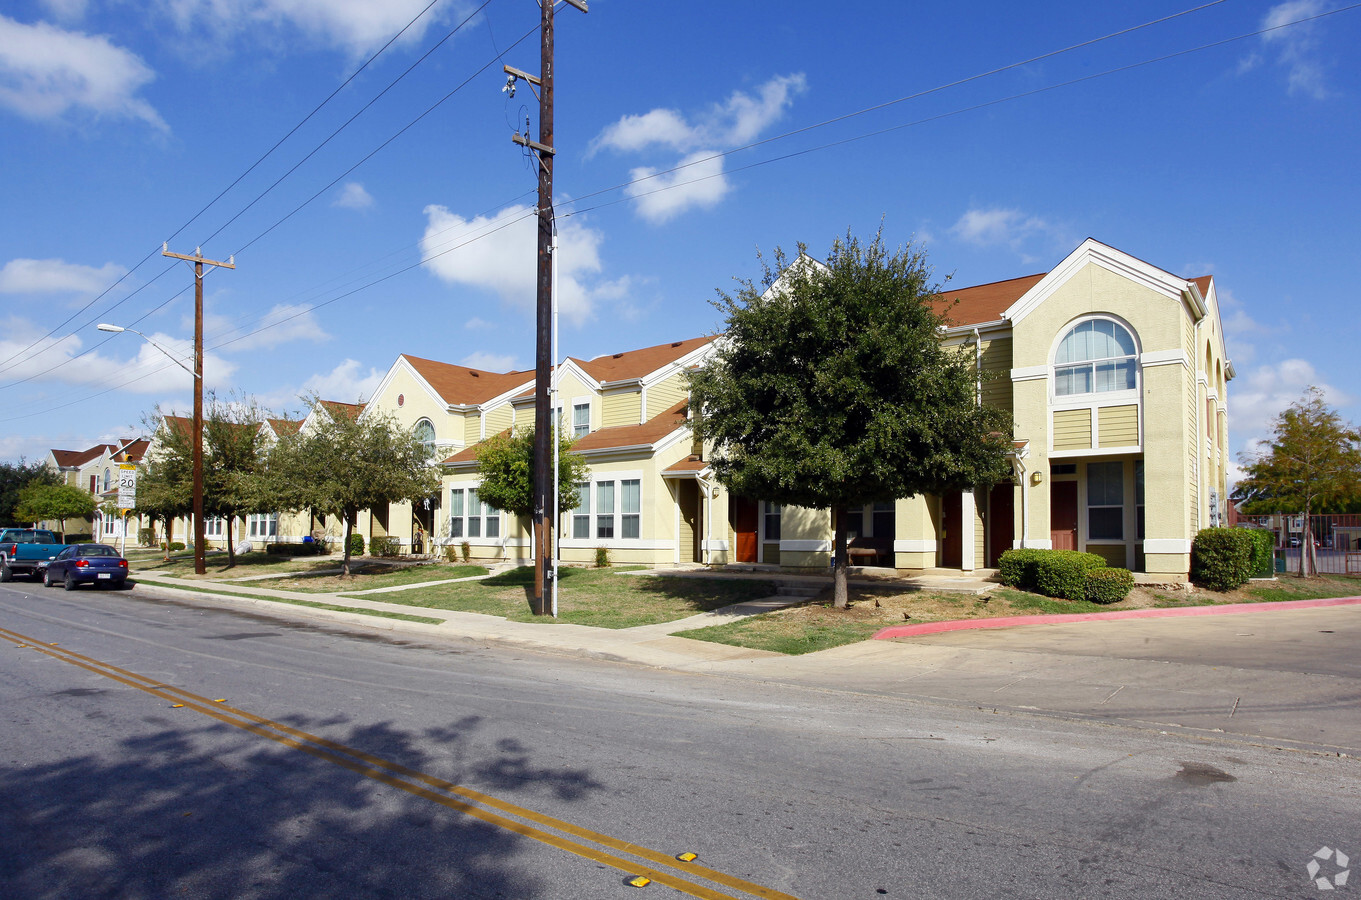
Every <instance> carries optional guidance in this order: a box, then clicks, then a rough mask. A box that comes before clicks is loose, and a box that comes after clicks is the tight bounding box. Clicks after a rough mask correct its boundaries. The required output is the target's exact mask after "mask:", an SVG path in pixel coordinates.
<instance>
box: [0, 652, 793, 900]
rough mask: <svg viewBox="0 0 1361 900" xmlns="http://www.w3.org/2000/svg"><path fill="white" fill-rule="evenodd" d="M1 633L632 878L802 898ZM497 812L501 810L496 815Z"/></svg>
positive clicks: (768, 899)
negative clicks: (677, 858)
mask: <svg viewBox="0 0 1361 900" xmlns="http://www.w3.org/2000/svg"><path fill="white" fill-rule="evenodd" d="M0 637H3V638H4V639H6V640H9V641H12V642H13V643H14V644H15V645H16V646H18V647H21V648H31V649H33V650H36V651H38V652H39V653H42V654H44V655H46V656H50V657H52V658H53V659H58V660H61V661H62V662H66V663H70V664H71V665H73V666H78V667H80V668H82V669H85V670H87V671H89V672H93V673H95V674H96V675H101V676H103V677H104V678H108V679H111V680H113V681H116V682H118V683H120V684H125V685H127V686H129V687H133V688H136V689H137V690H139V691H143V692H144V693H147V694H150V695H152V696H153V697H159V698H161V699H162V700H168V701H170V702H172V703H177V704H183V706H184V708H186V709H192V710H193V711H195V712H198V713H202V714H203V715H205V716H209V717H210V718H213V719H217V720H218V721H219V722H224V723H226V724H228V725H231V726H232V727H234V728H240V729H241V730H243V731H248V732H250V733H251V734H254V735H257V736H259V737H262V738H266V739H268V740H271V741H274V742H276V743H279V744H283V745H284V746H285V747H291V748H293V749H295V750H301V751H302V752H303V753H307V754H309V755H311V756H314V757H316V758H317V759H321V760H325V761H326V762H329V763H333V764H334V765H337V766H340V767H341V768H344V769H348V770H350V771H351V772H355V773H357V774H359V775H363V776H364V777H365V778H371V779H373V780H374V781H377V782H380V783H382V784H386V785H388V786H389V787H394V788H397V789H398V790H401V791H406V792H407V793H408V794H413V795H415V796H417V797H422V798H424V799H426V800H430V801H433V802H435V803H438V804H440V805H441V806H445V807H448V808H449V809H453V810H457V811H458V812H461V813H463V814H465V815H468V816H472V817H473V818H475V819H479V820H481V821H483V822H487V823H488V824H491V825H495V826H496V827H498V828H504V829H505V830H507V831H510V832H513V833H515V834H518V835H522V836H523V837H527V838H530V839H531V840H535V841H539V842H541V843H544V844H547V845H549V846H550V847H556V848H558V849H559V850H565V851H566V852H568V853H572V854H575V855H577V856H580V857H582V858H584V859H589V860H591V861H592V862H597V863H601V864H602V865H606V866H610V867H612V868H614V869H617V870H619V871H620V872H623V873H625V874H627V875H643V876H645V877H647V878H650V879H651V880H652V881H655V882H657V883H658V884H661V885H665V886H667V887H671V888H675V889H676V890H678V891H680V892H682V893H685V894H689V895H690V896H692V897H700V898H703V900H738V898H737V897H734V896H733V895H731V894H725V893H722V892H720V891H717V890H715V889H713V888H711V887H707V886H705V885H702V884H698V883H697V882H695V881H691V880H690V878H687V877H685V876H683V875H680V874H677V873H678V872H680V871H683V872H684V873H686V875H689V876H692V877H695V878H700V879H703V880H705V881H708V882H710V883H712V884H717V885H721V886H723V887H724V888H727V889H730V890H734V891H737V892H738V893H740V894H745V895H747V896H750V897H761V898H765V900H797V898H795V897H793V896H792V895H790V894H786V893H784V892H782V891H777V890H775V889H773V888H768V887H765V886H763V885H759V884H755V883H753V882H750V881H746V880H745V879H742V878H736V877H734V876H732V875H728V874H727V873H725V872H719V871H717V870H716V869H711V868H709V867H707V866H704V865H700V864H698V863H694V862H690V863H681V862H678V861H677V860H676V859H675V858H674V857H671V856H668V855H667V854H665V853H660V852H658V851H656V850H651V849H649V848H647V847H641V846H638V845H637V844H633V843H630V842H628V841H622V840H620V839H618V838H614V837H610V836H609V835H607V834H601V833H599V832H596V831H591V830H590V829H587V828H581V827H580V826H577V825H573V824H572V823H570V822H564V821H562V820H561V819H555V818H553V817H552V816H546V815H543V814H542V813H537V812H534V811H533V810H531V809H527V808H525V807H523V806H517V805H515V804H513V803H507V802H506V801H504V800H499V799H497V798H496V797H493V796H491V795H490V794H484V793H482V792H481V791H475V790H472V789H471V788H466V787H460V786H459V785H456V784H454V783H452V782H449V781H445V780H444V779H442V778H436V777H434V776H433V775H427V774H426V773H424V772H420V771H417V770H415V769H411V768H408V767H406V766H403V765H401V764H400V763H394V762H390V761H388V760H386V759H383V758H381V757H378V756H374V755H372V754H370V753H365V752H364V751H363V750H356V749H355V748H353V747H347V746H346V745H344V744H340V743H337V742H335V741H331V740H327V739H326V738H323V737H318V736H317V735H314V734H309V733H308V732H306V731H301V730H299V729H297V728H292V727H290V726H288V725H285V724H283V723H282V722H275V721H274V720H272V719H266V718H263V717H261V716H257V715H255V714H253V713H249V712H246V711H245V710H241V709H236V708H235V707H232V706H227V705H226V704H225V703H223V702H220V701H216V700H212V699H209V698H208V697H202V696H199V695H198V694H194V693H191V692H189V691H186V690H184V689H183V688H178V687H174V686H173V685H168V684H162V683H160V682H158V681H156V680H155V679H151V678H147V677H146V676H144V675H138V674H137V673H136V672H130V671H128V670H127V669H122V668H119V667H118V666H115V665H112V664H110V663H106V662H101V661H99V660H97V659H94V658H93V657H89V656H85V655H83V654H80V653H76V652H74V651H72V650H67V649H65V648H63V647H60V646H59V645H57V644H50V643H44V642H43V641H40V640H38V639H37V638H31V637H28V636H27V635H23V634H20V633H19V632H16V631H10V630H9V629H7V628H0ZM492 810H495V812H493V811H492ZM502 814H504V815H502ZM507 816H514V817H515V818H513V819H512V818H507ZM610 851H616V852H617V853H622V854H628V855H629V856H630V857H633V858H632V859H626V858H624V857H623V856H618V855H616V853H615V852H610ZM659 867H661V868H659Z"/></svg>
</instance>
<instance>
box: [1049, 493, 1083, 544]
mask: <svg viewBox="0 0 1361 900" xmlns="http://www.w3.org/2000/svg"><path fill="white" fill-rule="evenodd" d="M1049 540H1051V541H1052V542H1053V547H1054V549H1055V550H1076V549H1077V482H1076V481H1053V482H1050V484H1049Z"/></svg>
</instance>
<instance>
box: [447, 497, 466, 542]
mask: <svg viewBox="0 0 1361 900" xmlns="http://www.w3.org/2000/svg"><path fill="white" fill-rule="evenodd" d="M449 537H451V538H461V537H463V488H454V489H453V490H452V491H450V492H449Z"/></svg>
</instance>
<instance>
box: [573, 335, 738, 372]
mask: <svg viewBox="0 0 1361 900" xmlns="http://www.w3.org/2000/svg"><path fill="white" fill-rule="evenodd" d="M716 337H718V335H716V334H711V335H708V336H707V337H697V338H690V339H689V340H685V341H674V342H673V343H670V344H658V345H657V346H655V347H644V348H643V349H641V350H629V351H627V352H625V353H615V354H613V355H611V356H597V357H596V358H595V359H592V360H581V359H575V358H574V359H573V361H574V362H575V363H576V364H577V365H579V366H581V368H582V369H584V370H585V371H586V374H588V375H590V376H591V377H592V378H594V379H595V380H596V381H626V380H628V379H630V378H642V377H643V376H644V375H646V374H648V373H649V372H655V371H656V370H657V369H660V368H661V367H662V366H665V365H667V364H668V363H673V362H675V361H676V360H678V359H680V358H681V357H682V356H685V355H686V354H688V353H692V352H693V351H695V350H697V349H699V348H700V347H703V346H704V345H705V344H707V343H709V342H710V341H712V340H714V339H715V338H716Z"/></svg>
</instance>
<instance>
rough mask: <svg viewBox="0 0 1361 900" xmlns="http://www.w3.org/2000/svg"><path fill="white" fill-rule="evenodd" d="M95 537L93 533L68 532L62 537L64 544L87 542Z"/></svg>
mask: <svg viewBox="0 0 1361 900" xmlns="http://www.w3.org/2000/svg"><path fill="white" fill-rule="evenodd" d="M94 539H95V536H94V535H93V534H68V535H65V536H64V537H62V539H61V540H62V543H64V544H88V543H90V542H91V541H93V540H94Z"/></svg>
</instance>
